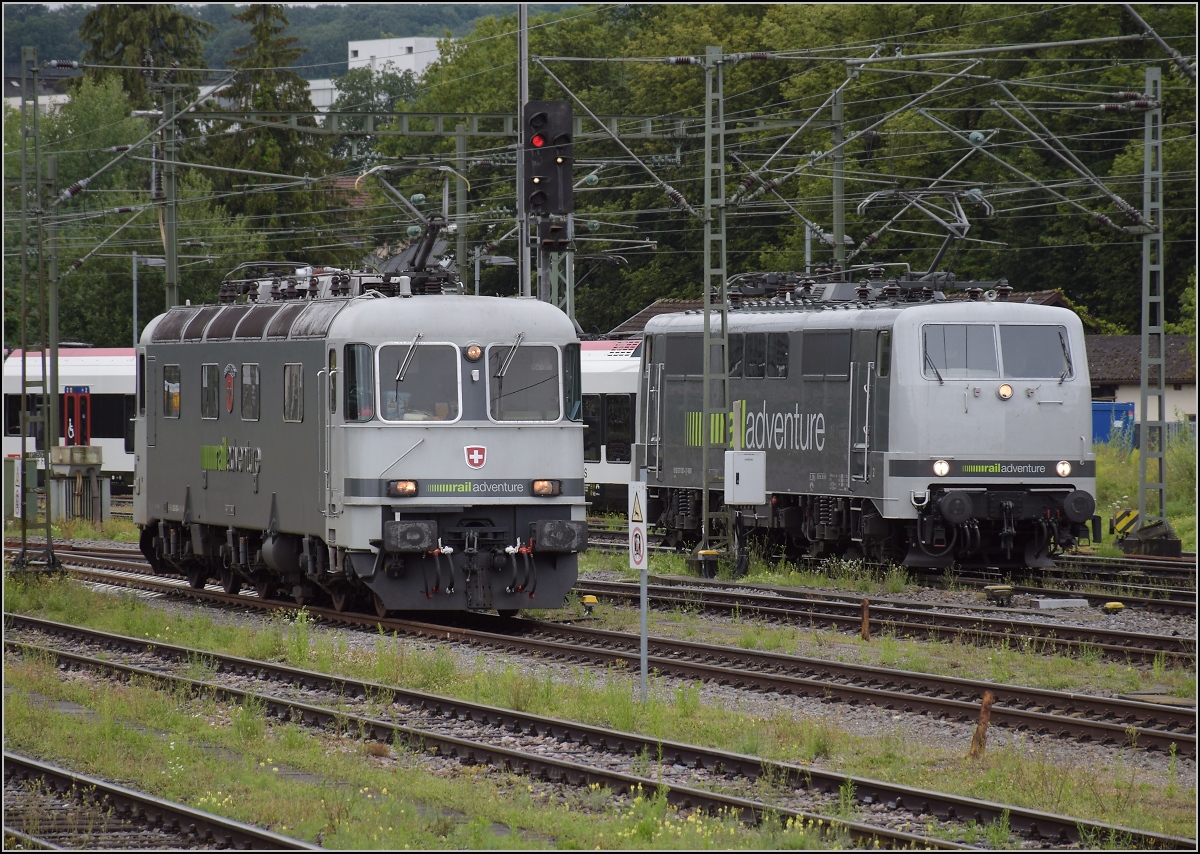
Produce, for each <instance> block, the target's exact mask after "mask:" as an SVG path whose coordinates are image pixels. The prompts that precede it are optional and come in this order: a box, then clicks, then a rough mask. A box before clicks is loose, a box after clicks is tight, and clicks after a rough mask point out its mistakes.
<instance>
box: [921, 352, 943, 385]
mask: <svg viewBox="0 0 1200 854" xmlns="http://www.w3.org/2000/svg"><path fill="white" fill-rule="evenodd" d="M925 362H926V364H928V365H929V367H931V368H933V372H934V373H935V374H937V378H938V383H939V384H941V385H945V384H946V381H945V380H944V379H942V372H941V371H939V370H938V369H937V365H935V364H934V363H933V356H930V355H929V351H928V350H926V351H925Z"/></svg>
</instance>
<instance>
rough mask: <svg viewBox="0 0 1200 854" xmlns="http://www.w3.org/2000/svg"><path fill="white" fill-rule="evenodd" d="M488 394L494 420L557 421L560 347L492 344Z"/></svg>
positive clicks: (489, 352) (489, 351) (490, 412)
mask: <svg viewBox="0 0 1200 854" xmlns="http://www.w3.org/2000/svg"><path fill="white" fill-rule="evenodd" d="M488 398H489V400H488V406H489V414H490V415H491V417H492V420H493V421H557V420H558V419H559V417H560V409H559V378H558V349H557V348H555V347H550V346H546V345H542V346H537V345H532V344H520V345H513V344H493V345H492V346H490V347H488Z"/></svg>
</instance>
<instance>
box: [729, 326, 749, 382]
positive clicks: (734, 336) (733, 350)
mask: <svg viewBox="0 0 1200 854" xmlns="http://www.w3.org/2000/svg"><path fill="white" fill-rule="evenodd" d="M745 354H746V336H745V335H743V334H742V333H741V332H730V333H729V376H730V378H731V379H736V378H737V377H740V376H741V375H742V370H743V369H744V368H745V364H744V360H745Z"/></svg>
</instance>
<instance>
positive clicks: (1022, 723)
mask: <svg viewBox="0 0 1200 854" xmlns="http://www.w3.org/2000/svg"><path fill="white" fill-rule="evenodd" d="M86 560H88V561H89V562H93V563H98V564H101V565H109V566H111V565H112V564H118V565H123V567H124V568H123V569H120V570H118V569H97V568H80V567H72V568H70V569H69V571H70V572H71V573H72V574H73V575H74V576H76V577H78V578H80V579H83V580H87V581H91V582H95V583H101V584H110V585H118V586H122V587H132V588H135V589H141V590H146V591H153V592H157V593H163V594H168V595H176V596H184V597H188V598H192V599H196V600H200V601H205V602H209V603H221V604H225V605H234V606H237V607H242V608H251V609H256V610H268V611H269V610H278V609H284V608H294V607H295V604H294V603H290V602H279V601H274V600H263V599H259V598H258V597H256V596H255V597H251V596H246V595H229V594H226V593H224V592H221V591H218V590H216V589H207V588H206V589H194V588H191V587H190V586H188V585H187V583H186V582H184V581H182V580H178V579H166V578H155V577H152V576H149V575H147V574H145V569H147V568H146V567H145V566H144V564H143V565H142V566H140V567H139V566H138V565H137V564H131V563H129V562H118V561H113V560H112V559H108V558H87V559H86ZM308 611H309V613H310V614H311V615H313V616H314V617H317V618H319V619H322V620H326V621H328V622H332V623H340V624H343V625H350V626H355V627H359V628H366V629H368V630H372V631H374V630H377V629H378V628H379V627H382V628H383V629H384V630H386V631H394V632H397V633H400V634H405V635H410V636H416V637H423V638H427V639H430V640H433V641H454V642H458V643H463V644H469V645H473V646H477V647H481V648H485V649H489V650H496V651H505V652H510V653H517V654H526V655H536V656H541V657H544V658H550V659H555V660H560V661H575V662H581V663H590V664H599V665H602V666H608V665H618V666H622V667H626V668H629V669H631V670H634V669H636V668H637V667H638V664H639V661H640V659H639V638H638V636H637V635H632V634H626V633H622V632H611V631H605V630H599V629H588V628H584V627H580V626H573V625H568V624H564V623H550V622H540V621H534V620H524V619H506V618H500V617H495V618H490V617H486V616H485V615H471V619H472V621H473V622H474V623H475V625H480V624H482V625H484V626H485V628H483V629H481V628H477V627H475V626H471V625H461V624H454V623H448V622H447V623H437V624H434V623H428V622H421V621H417V620H404V619H379V618H377V617H375V616H374V615H371V616H368V615H365V614H352V613H347V612H341V611H335V610H332V609H325V608H318V607H311V606H310V607H309V608H308ZM649 666H650V667H651V668H653V669H654V670H656V671H657V672H658V673H660V674H664V675H671V676H677V677H682V678H687V679H697V680H701V681H706V682H714V683H718V684H726V685H733V686H737V687H742V688H747V689H752V690H758V691H764V692H778V693H784V694H795V695H801V696H815V697H820V698H823V699H825V700H827V701H836V702H846V703H869V704H872V705H876V706H879V707H882V708H886V709H894V710H897V711H905V712H912V713H921V714H929V715H934V716H940V717H945V718H949V719H951V720H959V721H965V722H971V721H973V720H975V719H976V718H977V717H978V713H979V708H980V702H981V700H982V698H983V696H984V694H985V692H987V691H991V692H992V693H993V695H994V696H995V697H996V703H995V705H994V706H993V707H992V712H991V715H992V723H993V724H995V725H999V726H1004V727H1010V728H1013V729H1017V730H1021V731H1027V732H1033V733H1039V734H1046V735H1053V736H1056V737H1061V738H1079V739H1085V740H1089V741H1093V742H1097V743H1101V744H1109V745H1125V744H1129V743H1130V742H1131V741H1134V742H1135V743H1136V745H1137V746H1138V747H1141V748H1145V749H1152V750H1161V751H1164V752H1165V751H1169V750H1170V749H1171V745H1172V744H1174V745H1175V749H1176V750H1177V751H1178V753H1179V754H1180V755H1183V756H1194V755H1195V752H1196V715H1195V710H1194V709H1190V708H1189V709H1182V708H1176V707H1171V706H1165V705H1159V704H1154V703H1143V702H1136V701H1131V700H1122V699H1117V698H1101V697H1088V696H1086V695H1079V694H1073V693H1064V692H1058V691H1045V690H1040V689H1032V688H1026V687H1022V686H1012V685H1001V684H996V683H990V682H984V681H977V680H966V679H956V678H953V677H943V676H934V675H929V674H921V673H915V672H910V671H902V670H891V669H888V668H881V667H871V666H867V665H855V664H849V663H845V662H836V661H828V660H824V659H813V658H804V657H798V656H790V655H781V654H777V653H767V652H755V651H750V650H743V649H736V648H732V647H721V646H715V645H711V644H699V643H691V642H687V641H680V640H672V639H668V638H652V639H651V642H650V661H649Z"/></svg>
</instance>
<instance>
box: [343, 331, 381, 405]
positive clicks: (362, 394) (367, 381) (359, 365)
mask: <svg viewBox="0 0 1200 854" xmlns="http://www.w3.org/2000/svg"><path fill="white" fill-rule="evenodd" d="M372 373H373V371H372V366H371V348H370V347H369V346H368V345H366V344H347V345H346V405H345V408H344V410H343V411H344V413H345V416H346V420H347V421H370V420H371V419H372V418H374V417H375V378H374V377H373V376H372Z"/></svg>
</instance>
